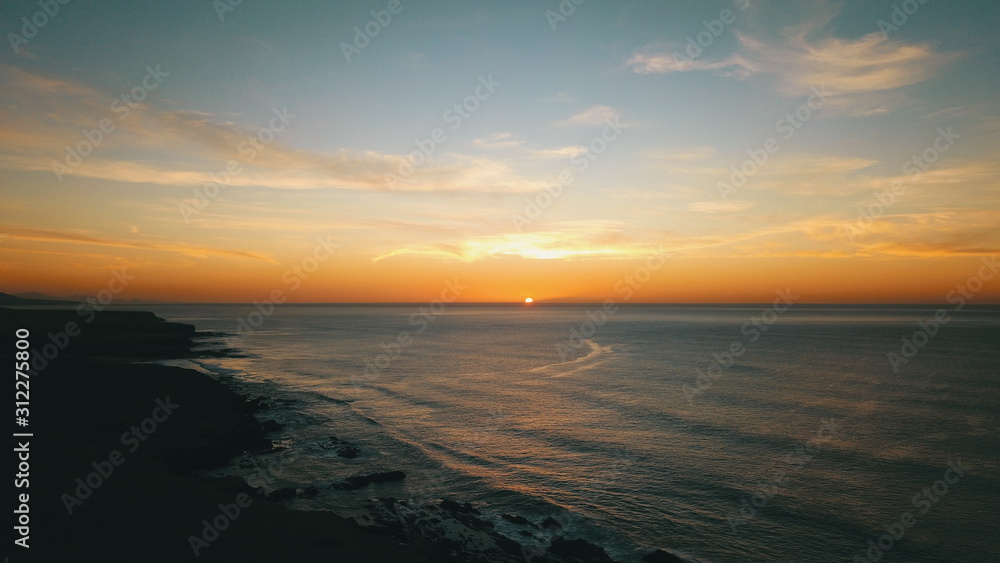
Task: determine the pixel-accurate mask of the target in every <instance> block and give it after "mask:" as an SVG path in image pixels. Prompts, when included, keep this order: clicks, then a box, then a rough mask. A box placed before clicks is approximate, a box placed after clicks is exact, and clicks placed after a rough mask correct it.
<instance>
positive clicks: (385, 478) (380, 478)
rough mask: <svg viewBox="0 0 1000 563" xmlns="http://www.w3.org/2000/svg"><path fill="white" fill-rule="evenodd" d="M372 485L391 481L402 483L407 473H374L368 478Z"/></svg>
mask: <svg viewBox="0 0 1000 563" xmlns="http://www.w3.org/2000/svg"><path fill="white" fill-rule="evenodd" d="M368 478H369V479H371V482H372V483H387V482H389V481H402V480H403V479H406V473H403V472H402V471H384V472H382V473H372V474H371V475H369V476H368Z"/></svg>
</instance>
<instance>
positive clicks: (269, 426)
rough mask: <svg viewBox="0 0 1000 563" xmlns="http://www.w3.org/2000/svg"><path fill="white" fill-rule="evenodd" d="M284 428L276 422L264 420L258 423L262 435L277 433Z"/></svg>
mask: <svg viewBox="0 0 1000 563" xmlns="http://www.w3.org/2000/svg"><path fill="white" fill-rule="evenodd" d="M284 427H285V426H284V425H283V424H280V423H278V422H277V421H275V420H271V419H268V420H265V421H263V422H261V423H260V431H261V432H263V433H264V434H270V433H271V432H277V431H278V430H281V429H282V428H284Z"/></svg>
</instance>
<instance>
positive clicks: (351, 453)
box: [337, 446, 361, 459]
mask: <svg viewBox="0 0 1000 563" xmlns="http://www.w3.org/2000/svg"><path fill="white" fill-rule="evenodd" d="M360 452H361V450H360V449H358V447H357V446H340V447H339V448H337V455H339V456H340V457H346V458H348V459H354V458H356V457H358V454H359V453H360Z"/></svg>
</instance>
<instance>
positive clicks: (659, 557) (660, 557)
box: [642, 549, 684, 563]
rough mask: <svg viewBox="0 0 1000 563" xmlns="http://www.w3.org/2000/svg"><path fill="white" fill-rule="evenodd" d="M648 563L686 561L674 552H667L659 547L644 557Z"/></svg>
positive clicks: (677, 562)
mask: <svg viewBox="0 0 1000 563" xmlns="http://www.w3.org/2000/svg"><path fill="white" fill-rule="evenodd" d="M642 560H643V561H645V562H646V563H684V560H683V559H681V558H680V557H677V556H676V555H674V554H673V553H667V552H666V551H663V550H662V549H657V550H656V551H654V552H653V553H648V554H646V555H644V556H643V557H642Z"/></svg>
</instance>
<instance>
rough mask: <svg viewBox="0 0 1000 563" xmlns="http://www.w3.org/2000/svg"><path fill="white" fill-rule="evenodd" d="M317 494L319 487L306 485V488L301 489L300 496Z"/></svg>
mask: <svg viewBox="0 0 1000 563" xmlns="http://www.w3.org/2000/svg"><path fill="white" fill-rule="evenodd" d="M318 494H319V489H317V488H316V487H306V490H304V491H302V496H306V497H314V496H316V495H318Z"/></svg>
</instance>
